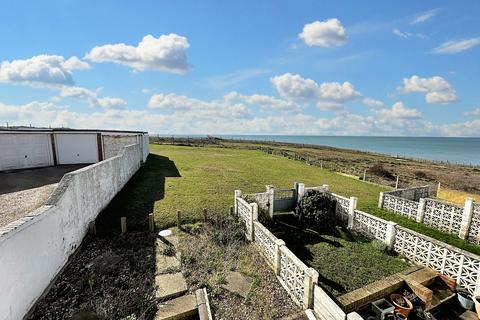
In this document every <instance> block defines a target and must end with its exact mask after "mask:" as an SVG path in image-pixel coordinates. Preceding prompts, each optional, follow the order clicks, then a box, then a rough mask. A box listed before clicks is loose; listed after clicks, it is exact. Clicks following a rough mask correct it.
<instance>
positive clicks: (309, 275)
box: [303, 268, 318, 309]
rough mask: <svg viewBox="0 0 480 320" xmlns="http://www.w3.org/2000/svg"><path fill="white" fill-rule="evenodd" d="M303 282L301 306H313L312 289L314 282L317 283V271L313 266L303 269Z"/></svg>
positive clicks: (308, 307)
mask: <svg viewBox="0 0 480 320" xmlns="http://www.w3.org/2000/svg"><path fill="white" fill-rule="evenodd" d="M303 281H304V283H303V288H304V289H303V306H304V307H305V308H306V309H311V308H312V307H313V291H314V289H315V284H317V283H318V272H317V271H316V270H315V269H313V268H308V269H307V270H305V278H304V280H303Z"/></svg>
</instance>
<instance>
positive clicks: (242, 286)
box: [222, 271, 252, 298]
mask: <svg viewBox="0 0 480 320" xmlns="http://www.w3.org/2000/svg"><path fill="white" fill-rule="evenodd" d="M225 280H226V281H227V283H226V284H224V285H222V287H223V288H224V289H226V290H228V291H230V292H233V293H236V294H238V295H240V296H242V297H243V298H246V297H247V295H248V292H249V291H250V287H251V286H252V279H251V278H250V277H247V276H245V275H243V274H241V273H240V272H236V271H230V272H229V273H228V274H227V276H226V279H225Z"/></svg>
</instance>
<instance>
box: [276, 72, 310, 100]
mask: <svg viewBox="0 0 480 320" xmlns="http://www.w3.org/2000/svg"><path fill="white" fill-rule="evenodd" d="M270 82H271V83H272V84H273V86H274V87H275V89H276V90H277V92H278V94H279V95H280V96H281V97H283V98H285V99H287V100H292V101H295V100H297V101H298V100H303V101H305V100H311V99H315V98H316V97H317V95H318V84H317V83H316V82H315V81H313V80H312V79H304V78H302V77H301V76H300V75H299V74H291V73H285V74H282V75H280V76H275V77H272V78H270Z"/></svg>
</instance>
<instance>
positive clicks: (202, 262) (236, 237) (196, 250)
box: [179, 223, 301, 320]
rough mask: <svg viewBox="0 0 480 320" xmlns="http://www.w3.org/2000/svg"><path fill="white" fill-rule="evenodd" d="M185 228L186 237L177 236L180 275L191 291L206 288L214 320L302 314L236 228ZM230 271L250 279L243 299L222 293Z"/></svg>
mask: <svg viewBox="0 0 480 320" xmlns="http://www.w3.org/2000/svg"><path fill="white" fill-rule="evenodd" d="M185 228H186V230H187V231H188V233H185V232H182V233H180V234H179V239H180V242H179V250H180V252H181V256H182V259H181V260H182V271H183V274H184V275H185V277H186V280H187V282H188V284H189V288H190V290H194V289H197V288H201V287H206V288H207V291H208V294H209V298H210V304H211V307H212V312H213V314H214V317H215V318H216V319H225V320H229V319H232V320H233V319H252V320H253V319H280V318H283V317H286V316H290V315H293V314H297V313H298V312H299V311H301V309H300V308H299V307H298V306H297V305H295V303H294V302H293V301H292V299H291V298H290V297H289V296H288V294H287V292H286V291H285V289H284V288H283V287H282V286H281V285H280V283H279V282H278V280H277V279H276V277H275V275H274V273H273V271H272V269H270V267H269V266H268V265H267V264H266V262H265V260H264V258H263V257H262V256H261V255H260V253H259V252H258V251H257V248H256V247H255V246H254V245H252V244H249V243H247V242H245V241H244V239H242V237H241V236H240V235H243V232H242V233H238V232H236V231H235V230H237V228H236V227H235V226H233V227H232V226H231V225H229V224H228V223H227V224H225V223H220V224H218V223H217V225H216V226H215V227H213V226H211V225H209V224H204V225H200V224H195V225H191V226H187V227H185ZM242 231H243V230H242ZM232 271H234V272H238V273H241V274H243V275H245V276H247V277H248V278H249V279H252V283H251V287H250V289H249V290H248V293H246V297H242V296H241V295H239V294H236V293H234V292H230V291H228V290H226V289H224V286H225V285H226V284H227V282H228V278H229V277H228V275H229V274H231V273H232Z"/></svg>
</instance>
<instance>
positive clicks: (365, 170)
mask: <svg viewBox="0 0 480 320" xmlns="http://www.w3.org/2000/svg"><path fill="white" fill-rule="evenodd" d="M366 178H367V169H363V181H365V179H366Z"/></svg>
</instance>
